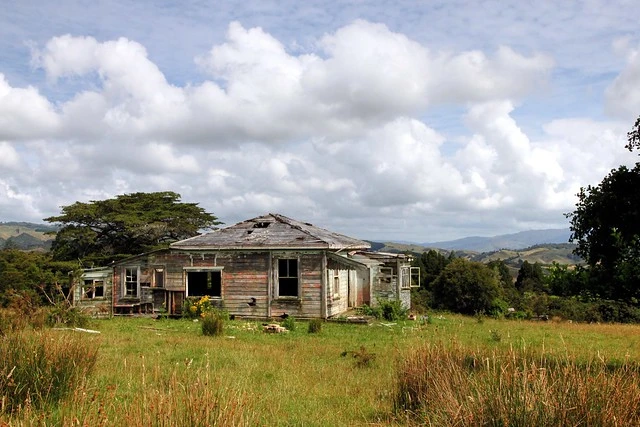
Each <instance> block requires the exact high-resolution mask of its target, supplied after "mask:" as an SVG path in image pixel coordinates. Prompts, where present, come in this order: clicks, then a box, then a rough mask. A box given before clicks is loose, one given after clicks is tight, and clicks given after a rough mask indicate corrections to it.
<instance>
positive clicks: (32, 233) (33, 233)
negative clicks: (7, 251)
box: [0, 222, 57, 250]
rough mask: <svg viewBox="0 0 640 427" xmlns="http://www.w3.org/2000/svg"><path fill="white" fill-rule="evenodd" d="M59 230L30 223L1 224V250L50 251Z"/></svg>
mask: <svg viewBox="0 0 640 427" xmlns="http://www.w3.org/2000/svg"><path fill="white" fill-rule="evenodd" d="M55 231H57V228H56V227H55V226H52V225H47V224H33V223H30V222H0V249H2V248H4V247H12V248H16V249H22V250H38V249H40V250H48V249H49V248H50V247H51V243H52V242H53V238H54V236H53V235H50V234H45V233H47V232H55Z"/></svg>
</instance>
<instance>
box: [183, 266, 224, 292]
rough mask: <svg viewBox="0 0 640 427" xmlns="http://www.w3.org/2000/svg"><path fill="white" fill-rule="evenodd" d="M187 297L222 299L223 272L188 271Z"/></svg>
mask: <svg viewBox="0 0 640 427" xmlns="http://www.w3.org/2000/svg"><path fill="white" fill-rule="evenodd" d="M187 296H190V297H203V296H210V297H217V298H220V297H222V271H220V270H209V271H187Z"/></svg>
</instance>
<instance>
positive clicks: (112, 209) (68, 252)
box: [45, 191, 221, 263]
mask: <svg viewBox="0 0 640 427" xmlns="http://www.w3.org/2000/svg"><path fill="white" fill-rule="evenodd" d="M217 219H218V218H217V217H215V216H214V215H212V214H210V213H207V212H205V211H204V209H202V208H200V207H198V205H197V203H183V202H180V195H179V194H177V193H174V192H170V191H165V192H157V193H132V194H124V195H120V196H116V197H115V198H113V199H107V200H98V201H90V202H89V203H81V202H76V203H74V204H72V205H68V206H64V207H62V214H61V215H58V216H52V217H49V218H45V221H48V222H51V223H58V224H61V225H62V227H61V229H60V230H59V231H58V232H57V234H56V238H55V240H54V242H53V245H52V247H51V251H52V253H53V256H54V258H55V259H57V260H74V259H76V260H77V259H85V260H88V261H93V262H97V263H101V262H105V261H111V260H113V259H116V258H122V257H124V256H129V255H134V254H139V253H142V252H147V251H150V250H153V249H157V248H162V247H167V246H168V245H169V243H171V242H174V241H177V240H182V239H186V238H189V237H193V236H195V235H197V234H198V233H199V232H200V231H202V230H207V229H212V228H214V227H215V226H216V225H218V224H221V223H220V222H218V221H217Z"/></svg>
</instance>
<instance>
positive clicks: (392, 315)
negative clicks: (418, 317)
mask: <svg viewBox="0 0 640 427" xmlns="http://www.w3.org/2000/svg"><path fill="white" fill-rule="evenodd" d="M380 309H381V310H382V318H383V319H385V320H389V321H396V320H400V319H405V318H406V317H407V313H408V310H407V309H406V308H404V307H402V303H401V302H400V301H398V300H385V301H380Z"/></svg>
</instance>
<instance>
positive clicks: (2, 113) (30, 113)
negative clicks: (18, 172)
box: [0, 73, 58, 140]
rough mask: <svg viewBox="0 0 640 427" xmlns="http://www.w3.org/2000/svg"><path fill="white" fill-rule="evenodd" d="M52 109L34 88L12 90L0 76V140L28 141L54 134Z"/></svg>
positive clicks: (56, 120)
mask: <svg viewBox="0 0 640 427" xmlns="http://www.w3.org/2000/svg"><path fill="white" fill-rule="evenodd" d="M57 126H58V118H57V116H56V113H55V110H54V108H53V105H52V104H51V103H50V102H49V101H48V100H47V99H46V98H45V97H43V96H42V95H40V93H39V92H38V89H36V88H34V87H33V86H28V87H27V88H14V87H11V86H10V85H9V83H8V82H7V81H6V79H5V77H4V74H2V73H0V139H6V140H12V139H30V138H38V137H41V136H44V135H48V134H50V133H54V132H55V131H56V129H57Z"/></svg>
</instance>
